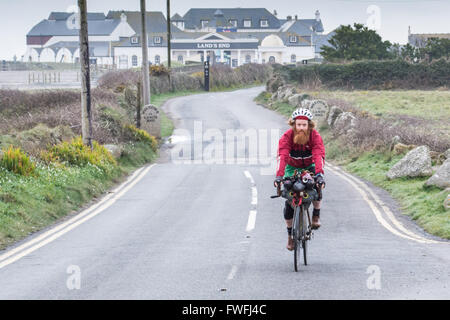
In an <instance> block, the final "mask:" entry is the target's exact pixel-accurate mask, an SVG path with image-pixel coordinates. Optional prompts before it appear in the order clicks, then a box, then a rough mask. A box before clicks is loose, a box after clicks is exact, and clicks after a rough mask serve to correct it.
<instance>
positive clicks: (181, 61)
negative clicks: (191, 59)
mask: <svg viewBox="0 0 450 320" xmlns="http://www.w3.org/2000/svg"><path fill="white" fill-rule="evenodd" d="M177 60H178V62H180V63H183V56H182V55H181V54H180V55H179V56H178V58H177Z"/></svg>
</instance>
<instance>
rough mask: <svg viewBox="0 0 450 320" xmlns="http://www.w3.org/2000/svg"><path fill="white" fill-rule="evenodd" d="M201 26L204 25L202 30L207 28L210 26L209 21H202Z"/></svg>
mask: <svg viewBox="0 0 450 320" xmlns="http://www.w3.org/2000/svg"><path fill="white" fill-rule="evenodd" d="M200 22H201V24H202V29H203V28H206V27H207V26H208V22H209V20H200Z"/></svg>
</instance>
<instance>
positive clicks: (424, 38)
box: [408, 27, 450, 48]
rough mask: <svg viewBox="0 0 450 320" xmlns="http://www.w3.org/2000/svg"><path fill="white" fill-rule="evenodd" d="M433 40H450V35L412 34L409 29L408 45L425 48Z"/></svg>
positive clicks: (409, 28)
mask: <svg viewBox="0 0 450 320" xmlns="http://www.w3.org/2000/svg"><path fill="white" fill-rule="evenodd" d="M431 38H440V39H450V33H411V27H408V43H409V44H410V45H411V46H413V47H416V48H423V47H425V46H426V45H427V42H428V39H431Z"/></svg>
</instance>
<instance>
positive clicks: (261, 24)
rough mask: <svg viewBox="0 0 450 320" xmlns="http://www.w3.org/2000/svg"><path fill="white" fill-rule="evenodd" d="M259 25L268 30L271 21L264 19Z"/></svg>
mask: <svg viewBox="0 0 450 320" xmlns="http://www.w3.org/2000/svg"><path fill="white" fill-rule="evenodd" d="M259 24H260V26H261V27H263V28H267V27H268V26H269V21H268V20H267V19H262V20H260V21H259Z"/></svg>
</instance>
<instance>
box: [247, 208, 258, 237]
mask: <svg viewBox="0 0 450 320" xmlns="http://www.w3.org/2000/svg"><path fill="white" fill-rule="evenodd" d="M255 224H256V210H251V211H250V214H249V216H248V222H247V228H246V231H247V232H248V231H252V230H253V229H255Z"/></svg>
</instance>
